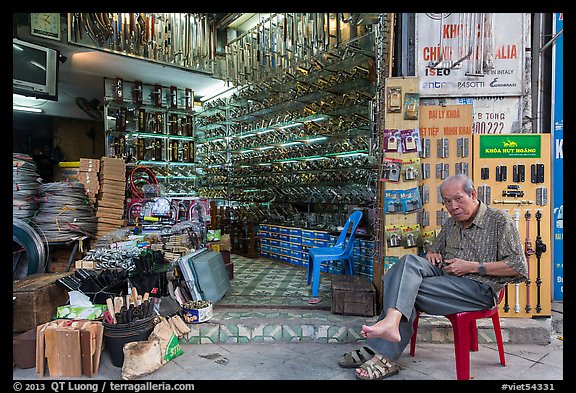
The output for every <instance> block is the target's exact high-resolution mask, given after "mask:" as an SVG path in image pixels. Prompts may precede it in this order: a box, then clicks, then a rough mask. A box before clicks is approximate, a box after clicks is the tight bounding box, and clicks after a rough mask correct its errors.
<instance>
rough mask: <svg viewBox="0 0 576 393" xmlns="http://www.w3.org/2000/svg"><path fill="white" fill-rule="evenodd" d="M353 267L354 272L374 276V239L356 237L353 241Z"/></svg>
mask: <svg viewBox="0 0 576 393" xmlns="http://www.w3.org/2000/svg"><path fill="white" fill-rule="evenodd" d="M354 269H355V271H356V274H358V275H361V276H366V277H368V278H369V279H370V280H372V278H373V277H374V241H373V240H365V239H356V240H355V243H354Z"/></svg>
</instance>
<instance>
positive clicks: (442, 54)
mask: <svg viewBox="0 0 576 393" xmlns="http://www.w3.org/2000/svg"><path fill="white" fill-rule="evenodd" d="M525 19H526V15H525V14H524V13H442V14H440V13H417V14H416V74H417V75H419V76H420V96H421V97H435V96H457V97H467V96H518V95H522V94H523V80H524V52H525V51H524V47H525V45H524V37H525V34H524V24H525Z"/></svg>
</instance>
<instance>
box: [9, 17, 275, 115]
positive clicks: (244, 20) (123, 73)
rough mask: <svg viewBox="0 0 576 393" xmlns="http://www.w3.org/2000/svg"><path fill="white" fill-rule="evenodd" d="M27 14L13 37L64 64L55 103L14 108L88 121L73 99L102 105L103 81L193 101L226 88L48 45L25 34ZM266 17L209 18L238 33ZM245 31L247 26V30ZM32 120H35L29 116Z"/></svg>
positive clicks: (195, 76)
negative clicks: (190, 95) (176, 91)
mask: <svg viewBox="0 0 576 393" xmlns="http://www.w3.org/2000/svg"><path fill="white" fill-rule="evenodd" d="M27 15H28V14H20V17H17V19H16V20H15V21H14V23H15V25H16V26H17V27H16V29H17V36H18V37H19V38H21V39H24V40H27V41H30V42H35V43H38V44H39V45H45V46H50V47H52V48H54V49H57V50H59V51H60V53H61V54H62V59H63V60H64V59H65V61H64V62H61V63H60V69H59V80H58V101H50V100H40V99H32V98H28V97H26V98H24V97H19V96H15V97H14V103H15V104H23V105H25V106H34V107H38V108H41V109H42V110H43V112H42V115H49V116H56V117H66V118H77V119H87V120H88V119H91V117H89V116H88V115H87V114H86V113H85V112H84V111H83V110H82V109H80V108H79V107H78V105H77V104H76V98H77V97H82V98H85V99H86V100H88V101H92V100H94V99H96V100H98V101H100V103H102V101H103V97H104V78H105V77H108V78H123V79H125V80H129V81H134V80H142V81H146V82H148V83H158V84H162V85H164V86H169V85H176V86H181V87H191V88H193V90H194V92H195V95H196V97H207V96H209V95H210V94H212V93H213V92H214V91H218V90H223V89H226V88H227V85H226V83H225V82H224V81H222V80H219V79H216V78H213V77H212V76H211V75H208V74H203V73H198V72H190V71H187V70H184V69H179V68H176V67H171V66H166V65H162V64H159V63H154V62H150V61H146V60H141V59H138V58H134V57H128V56H119V55H116V54H113V53H107V52H104V51H99V50H93V49H89V48H84V47H80V46H75V45H68V44H66V43H65V42H52V41H47V40H45V39H38V38H36V37H33V36H31V35H30V34H29V31H30V28H29V23H28V20H29V19H28V16H27ZM259 15H260V16H263V15H268V14H248V13H220V14H218V13H217V14H213V17H214V19H215V23H216V25H217V28H218V29H228V28H234V29H239V30H241V29H242V28H246V27H243V26H244V25H249V24H250V20H251V19H256V20H257V19H258V16H259ZM248 28H249V26H248ZM32 116H37V114H33V115H32Z"/></svg>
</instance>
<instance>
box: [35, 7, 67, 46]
mask: <svg viewBox="0 0 576 393" xmlns="http://www.w3.org/2000/svg"><path fill="white" fill-rule="evenodd" d="M30 34H32V35H34V36H37V37H42V38H49V39H52V40H57V41H60V34H61V29H60V14H59V13H50V12H37V13H30Z"/></svg>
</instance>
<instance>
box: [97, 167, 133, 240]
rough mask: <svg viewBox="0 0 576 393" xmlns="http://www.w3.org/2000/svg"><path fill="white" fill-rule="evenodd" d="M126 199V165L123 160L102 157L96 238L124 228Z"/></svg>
mask: <svg viewBox="0 0 576 393" xmlns="http://www.w3.org/2000/svg"><path fill="white" fill-rule="evenodd" d="M125 197H126V164H125V163H124V160H122V159H121V158H112V157H102V159H101V161H100V191H99V193H98V195H97V197H96V207H97V210H96V218H97V221H98V224H97V228H96V237H101V236H102V235H105V234H107V233H108V232H110V231H113V230H115V229H118V228H122V227H123V226H124V225H125V224H124V219H123V216H124V198H125Z"/></svg>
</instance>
